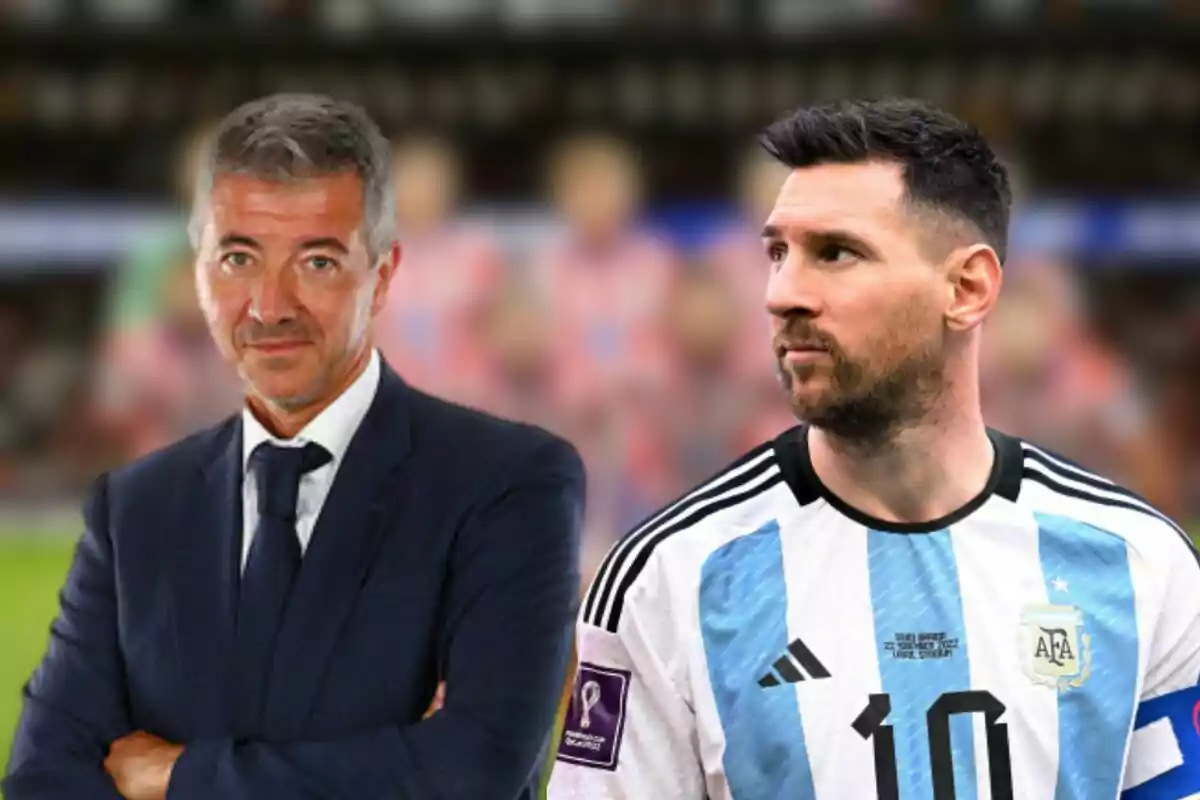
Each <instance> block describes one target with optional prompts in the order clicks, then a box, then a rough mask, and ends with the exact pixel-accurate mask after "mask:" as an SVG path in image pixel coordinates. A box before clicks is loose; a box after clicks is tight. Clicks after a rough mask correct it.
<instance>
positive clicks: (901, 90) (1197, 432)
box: [0, 0, 1200, 756]
mask: <svg viewBox="0 0 1200 800" xmlns="http://www.w3.org/2000/svg"><path fill="white" fill-rule="evenodd" d="M1197 53H1200V2H1197V1H1196V0H1178V1H1177V2H1172V1H1171V0H1061V1H1059V0H837V2H831V1H830V0H572V2H558V1H557V0H0V753H3V754H4V755H5V756H6V755H7V752H8V742H9V739H8V737H9V735H10V733H11V729H12V725H13V723H14V721H15V714H16V709H17V705H18V700H19V696H18V695H19V688H20V685H21V683H22V682H23V681H24V680H25V678H26V677H27V676H28V674H29V671H30V670H31V669H32V667H33V665H34V663H35V661H36V659H37V658H38V656H39V654H40V652H41V650H42V647H43V646H44V642H45V636H46V628H47V624H48V621H49V618H50V616H51V614H52V613H53V611H54V608H55V602H56V590H57V588H58V585H59V583H60V581H61V579H62V577H63V574H64V571H65V569H66V565H67V562H68V560H69V557H70V553H71V548H72V545H73V542H74V538H75V537H76V536H77V535H78V527H77V526H78V523H77V516H76V515H77V508H78V506H77V504H78V500H79V495H80V492H81V490H82V489H83V488H84V487H85V486H86V484H87V482H88V481H89V480H90V479H91V478H92V477H94V476H95V475H96V474H97V473H98V472H99V471H101V470H104V469H106V468H109V467H111V466H113V465H115V464H119V463H121V462H123V461H126V460H128V459H131V458H134V457H136V456H138V455H139V454H141V453H144V452H146V451H148V450H150V449H152V448H155V447H157V446H159V445H161V444H164V443H166V442H168V441H171V440H173V439H175V438H177V437H179V436H181V435H183V434H185V433H187V432H189V431H190V430H192V429H194V428H196V427H199V426H202V425H205V424H208V423H209V422H212V421H215V420H216V419H219V418H220V417H222V416H224V415H226V414H228V413H230V412H231V411H232V410H234V409H236V407H237V403H238V395H237V387H236V385H235V384H234V383H233V382H232V381H231V380H230V376H229V375H228V374H227V373H226V372H225V371H224V370H223V369H222V367H221V366H220V365H219V364H218V363H216V361H215V359H214V357H213V353H212V352H211V350H210V347H209V343H208V340H207V335H206V332H205V330H204V328H203V323H202V321H201V320H200V319H199V317H198V314H197V311H196V309H195V304H194V297H193V295H192V292H193V290H192V284H191V277H190V273H189V270H190V263H189V253H188V251H187V248H186V242H185V239H184V230H183V217H182V208H183V205H182V202H183V199H184V198H185V197H186V193H187V169H186V166H187V163H188V158H189V153H190V152H191V143H192V142H193V141H194V139H195V137H196V135H198V134H199V133H201V132H203V131H204V130H205V128H206V126H208V125H209V124H211V123H212V121H213V120H215V119H217V118H219V117H220V116H221V115H222V114H224V113H225V112H226V111H228V110H229V109H231V108H232V107H233V106H234V105H235V104H236V103H238V102H240V101H243V100H246V99H249V98H251V97H254V96H257V95H261V94H265V93H268V92H272V91H278V90H304V91H324V92H328V93H331V94H334V95H337V96H339V97H343V98H347V99H352V100H356V101H358V102H361V103H362V104H363V105H365V106H366V107H367V108H368V109H369V110H370V111H371V113H372V114H373V115H374V116H375V117H376V119H377V120H378V121H379V122H380V123H381V124H382V125H383V126H384V128H385V129H386V131H387V132H388V133H389V135H392V136H394V137H395V141H396V146H397V151H396V152H397V173H396V181H397V187H398V190H399V197H400V202H399V215H400V227H401V231H402V236H403V246H404V248H405V251H404V252H405V258H404V262H403V264H402V267H401V272H400V274H399V277H398V279H397V280H396V281H395V282H394V283H393V287H392V296H391V303H390V307H389V309H388V310H387V313H386V315H385V316H384V318H383V319H381V320H380V324H379V331H378V336H379V341H380V344H381V346H382V349H383V351H384V353H385V354H386V356H387V358H388V359H389V360H390V361H391V363H392V364H393V365H394V366H396V367H397V369H399V370H400V371H401V373H402V374H403V375H404V376H406V377H407V378H408V379H409V380H410V381H411V382H412V383H414V384H416V385H418V386H420V387H423V388H427V389H430V390H432V391H435V392H438V393H441V394H443V395H445V396H448V397H451V398H454V399H458V400H461V401H463V402H466V403H469V404H472V405H476V406H481V407H484V408H487V409H490V410H493V411H496V412H498V413H501V414H504V415H507V416H512V417H519V418H523V419H529V420H533V421H536V422H539V423H541V424H544V425H547V426H548V427H551V428H553V429H555V430H558V431H561V432H563V433H564V434H566V435H567V436H569V437H570V438H571V439H572V440H573V441H575V442H576V443H577V445H578V446H579V447H580V449H581V451H582V452H583V453H584V455H585V458H586V460H587V462H588V467H589V471H590V475H591V483H592V497H591V501H590V502H591V508H590V511H591V516H590V521H589V526H588V531H587V554H588V555H587V559H588V563H587V565H586V567H587V569H588V570H589V571H590V569H592V568H594V566H595V564H596V560H597V558H598V557H599V556H600V555H601V554H602V553H603V552H604V550H605V549H606V548H607V547H608V545H609V544H610V543H611V542H612V541H613V539H614V537H615V536H617V535H619V533H620V532H621V531H622V529H623V528H625V527H626V526H627V525H629V524H630V523H631V522H633V521H635V520H636V519H638V518H640V517H641V516H643V515H644V514H645V513H646V512H647V511H648V510H649V509H650V508H651V507H653V506H655V505H657V504H658V503H660V502H662V501H664V500H665V499H667V498H669V497H670V496H672V495H673V494H674V493H676V492H677V491H678V490H679V489H681V488H682V487H684V486H686V485H687V484H689V483H691V482H693V481H694V480H696V479H697V478H698V477H699V476H701V475H703V474H705V473H707V472H709V471H711V470H713V469H714V468H716V467H718V466H719V465H721V464H722V463H724V462H725V461H727V460H728V459H730V458H731V457H732V456H733V455H735V454H736V453H738V452H739V451H741V450H744V449H745V448H746V447H747V446H749V445H750V444H752V443H755V442H757V441H760V440H762V439H765V438H767V437H769V436H771V435H773V434H774V433H775V432H777V431H778V430H780V429H782V428H783V427H786V426H788V425H790V424H792V420H791V418H790V416H789V414H788V411H787V409H786V407H785V406H784V405H783V402H782V400H781V398H780V397H779V395H778V392H777V391H776V388H775V384H774V380H773V378H772V375H771V370H770V361H769V352H768V350H769V348H768V346H767V340H766V338H765V318H764V314H763V312H762V311H761V295H762V290H763V287H764V285H765V264H764V259H763V258H762V257H761V254H760V251H759V244H758V239H757V230H758V226H759V224H760V223H761V219H762V217H763V214H764V211H763V209H764V205H765V204H766V205H769V203H770V201H771V199H772V198H773V192H774V190H775V187H776V185H777V182H778V181H779V179H780V174H779V172H778V170H777V169H775V168H773V167H772V166H770V165H769V164H766V163H764V162H763V161H762V160H761V159H760V158H758V157H757V155H756V152H755V148H754V142H753V137H754V133H755V132H756V131H757V130H758V129H759V128H760V127H761V126H762V124H764V123H765V122H767V121H769V120H770V119H771V118H773V117H774V116H775V115H777V114H778V113H780V112H782V111H784V110H786V109H788V108H790V107H794V106H796V105H800V104H803V103H808V102H812V101H819V100H824V99H834V98H840V97H848V96H864V95H874V96H877V95H892V94H903V95H911V96H919V97H923V98H925V99H928V100H931V101H934V102H936V103H939V104H943V105H945V106H947V107H949V108H951V109H952V110H954V111H956V112H957V113H959V114H960V115H962V116H964V117H966V118H968V119H970V120H971V121H973V122H975V123H976V124H978V125H979V126H980V127H981V128H982V129H983V130H984V131H985V132H986V133H987V134H988V135H989V136H991V137H992V139H993V141H994V142H995V143H996V144H997V145H998V146H1000V147H1001V148H1002V150H1003V152H1004V155H1005V157H1006V158H1007V159H1008V160H1009V162H1010V164H1011V165H1012V168H1013V170H1014V173H1015V175H1016V176H1017V181H1018V189H1019V198H1018V199H1019V207H1018V209H1017V214H1016V219H1015V221H1014V227H1013V252H1014V255H1013V258H1012V259H1011V261H1010V263H1009V265H1008V266H1007V288H1006V294H1005V297H1004V300H1003V302H1002V305H1001V308H1000V309H999V312H998V313H997V314H996V317H995V319H994V320H993V321H992V323H991V325H990V327H989V331H988V349H987V363H986V374H985V382H986V404H987V413H988V418H989V421H990V422H991V424H993V425H995V426H997V427H999V428H1002V429H1004V430H1006V431H1008V432H1011V433H1016V434H1020V435H1024V436H1028V437H1031V438H1033V439H1036V440H1037V441H1039V442H1040V443H1041V444H1043V445H1045V446H1047V447H1050V448H1052V449H1057V450H1058V451H1060V452H1062V453H1064V454H1066V455H1068V456H1070V457H1072V458H1074V459H1076V460H1078V461H1081V462H1083V463H1084V464H1085V465H1087V466H1089V467H1091V468H1093V469H1094V470H1096V471H1099V472H1103V473H1105V474H1108V475H1110V476H1113V477H1115V478H1117V479H1120V480H1122V481H1124V482H1126V483H1127V484H1129V485H1130V486H1132V487H1134V488H1136V489H1137V490H1138V491H1140V492H1141V493H1143V494H1145V495H1146V496H1148V497H1149V498H1150V499H1151V500H1153V501H1154V502H1155V503H1156V504H1157V505H1158V506H1159V507H1161V508H1162V509H1163V510H1165V511H1167V512H1168V513H1170V514H1171V515H1172V516H1174V517H1175V518H1177V519H1179V520H1180V521H1182V522H1184V523H1185V524H1188V525H1190V526H1191V527H1192V529H1193V530H1196V523H1200V414H1197V413H1196V412H1195V406H1196V401H1197V398H1200V279H1198V276H1200V147H1198V145H1197V143H1198V142H1200V59H1197V58H1196V54H1197Z"/></svg>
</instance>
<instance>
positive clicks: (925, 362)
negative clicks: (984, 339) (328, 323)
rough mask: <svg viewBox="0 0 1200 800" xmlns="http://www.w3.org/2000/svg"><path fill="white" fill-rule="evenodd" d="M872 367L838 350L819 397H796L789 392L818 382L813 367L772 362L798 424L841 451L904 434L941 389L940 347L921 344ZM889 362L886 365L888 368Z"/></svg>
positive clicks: (871, 446) (942, 365) (872, 446)
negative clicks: (835, 442) (823, 436)
mask: <svg viewBox="0 0 1200 800" xmlns="http://www.w3.org/2000/svg"><path fill="white" fill-rule="evenodd" d="M882 349H883V350H884V352H885V357H884V358H883V359H880V360H881V361H882V362H883V363H882V364H879V365H873V364H871V363H870V362H869V361H868V360H866V359H861V360H852V359H850V358H848V357H847V356H846V355H845V354H844V353H842V352H841V351H839V350H832V351H830V353H829V356H830V359H831V360H832V362H833V363H832V367H831V368H827V371H826V374H827V376H828V377H827V380H828V386H827V387H826V388H825V390H824V391H822V392H821V393H820V394H819V395H817V396H815V397H813V396H809V397H799V396H797V394H796V391H795V387H796V386H797V385H800V384H803V383H806V382H808V381H811V380H813V379H814V378H816V377H818V376H817V373H818V370H819V367H818V366H817V365H815V364H801V365H798V366H793V367H789V366H788V365H786V364H785V363H784V362H783V360H782V359H778V358H777V359H776V361H775V373H776V377H777V378H778V379H779V382H780V385H781V386H782V387H783V389H784V391H785V392H786V393H787V396H788V401H789V403H790V404H791V406H792V411H793V413H794V414H795V415H796V417H797V419H799V420H800V421H801V422H803V423H806V424H808V425H811V426H813V427H814V428H818V429H821V430H823V431H825V432H826V433H828V434H830V435H831V436H833V437H835V438H836V439H838V440H839V441H841V442H843V443H844V444H846V445H847V446H851V447H855V448H856V449H866V450H872V449H877V448H879V447H880V446H882V445H883V444H884V443H886V442H887V441H889V440H890V439H892V438H893V437H895V435H896V434H897V433H898V432H899V431H901V430H903V429H904V428H906V427H908V426H910V425H912V424H914V423H916V422H918V421H920V420H921V419H923V418H924V417H925V416H926V415H927V414H928V413H929V411H930V409H931V408H932V407H933V404H934V402H935V400H936V398H937V397H938V395H939V394H940V392H941V388H942V386H943V384H944V376H945V363H944V356H943V354H942V347H941V346H940V343H939V342H937V341H933V340H927V341H925V342H922V343H920V344H918V345H917V346H914V347H910V348H909V349H908V351H907V352H905V353H904V354H903V355H901V356H899V357H894V358H892V359H887V358H886V351H887V350H889V349H890V350H892V351H893V352H894V350H895V348H894V347H892V348H886V347H885V348H882ZM889 361H890V363H889Z"/></svg>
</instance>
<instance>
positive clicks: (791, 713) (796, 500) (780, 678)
mask: <svg viewBox="0 0 1200 800" xmlns="http://www.w3.org/2000/svg"><path fill="white" fill-rule="evenodd" d="M991 435H992V438H993V442H994V443H995V446H996V451H997V456H998V457H997V460H996V466H995V468H994V470H993V474H992V476H991V479H990V480H989V483H988V486H987V488H986V489H985V491H984V492H983V493H982V494H981V495H980V496H979V497H978V498H976V499H975V500H974V501H972V502H971V503H970V504H968V505H967V506H966V507H964V508H963V509H961V510H960V511H959V512H956V513H955V514H953V515H950V516H948V517H946V518H944V519H941V520H936V521H933V522H931V523H929V524H927V525H896V524H889V523H886V522H883V521H880V520H873V519H870V518H868V517H865V516H864V515H862V514H860V513H858V512H856V511H855V510H854V509H852V508H848V507H846V506H845V504H843V503H841V501H840V500H838V499H837V498H836V497H833V496H831V495H830V494H829V493H828V492H827V491H826V490H825V489H824V487H822V486H821V484H820V482H819V481H818V480H817V478H816V476H815V474H814V473H813V471H812V467H811V463H809V462H808V460H807V444H806V439H805V433H804V430H803V428H798V429H795V430H793V431H792V432H789V434H786V435H785V436H783V437H780V439H779V440H777V441H776V442H774V443H773V444H772V445H771V446H769V447H765V448H760V449H758V450H756V451H754V452H753V453H750V454H748V455H747V456H746V457H745V458H743V459H742V460H740V461H739V462H738V463H737V464H735V465H733V466H732V467H730V468H729V469H728V470H726V471H725V472H723V473H721V474H720V475H718V476H716V477H715V478H713V479H712V480H710V481H708V482H707V483H705V484H703V485H701V486H699V487H698V488H697V489H696V490H695V491H693V492H691V493H689V494H688V495H686V496H685V497H684V498H682V499H681V500H680V501H678V502H677V503H675V504H673V505H672V506H670V507H668V508H666V509H665V510H664V511H662V512H660V513H659V514H658V515H656V516H655V517H653V518H651V520H650V521H649V522H647V523H646V524H644V525H642V526H640V527H639V528H638V529H637V530H635V531H634V532H633V533H632V534H631V535H630V536H629V537H626V539H625V540H623V542H622V543H620V544H618V545H617V546H616V547H614V549H613V550H612V552H610V554H609V557H608V559H607V560H606V561H605V563H604V565H603V566H602V567H601V569H600V571H599V573H598V575H597V578H596V580H595V582H594V583H593V585H592V587H591V590H590V592H589V594H588V596H587V599H586V600H585V602H584V608H583V610H582V613H581V620H580V626H579V654H580V658H581V661H582V663H581V665H580V668H579V671H578V677H577V680H576V684H575V687H574V694H573V696H572V699H571V703H570V710H569V713H568V716H567V720H566V730H565V733H564V735H563V738H562V740H561V744H560V748H559V758H558V762H557V764H556V767H555V770H554V773H553V775H552V778H551V784H550V797H551V799H552V800H569V799H570V800H579V799H581V798H588V799H590V800H616V799H617V798H621V799H622V800H625V799H629V800H632V799H633V798H648V797H653V798H656V799H657V798H661V799H662V800H702V799H703V798H711V800H775V799H776V798H796V800H810V799H811V800H826V799H827V798H833V799H834V800H857V799H858V798H863V799H864V800H876V798H878V799H879V800H926V799H927V798H929V799H931V800H951V798H956V799H961V798H972V799H973V800H974V799H977V800H1008V799H1009V798H1017V799H1019V800H1095V799H1096V798H1105V799H1106V800H1117V798H1123V800H1182V799H1183V798H1189V797H1191V796H1192V795H1194V794H1197V793H1200V686H1198V684H1200V560H1197V556H1196V553H1195V551H1194V550H1193V549H1192V547H1191V545H1190V542H1188V541H1187V540H1186V538H1185V537H1184V536H1183V535H1182V532H1181V531H1179V530H1178V528H1176V527H1175V526H1174V525H1173V524H1172V523H1171V522H1170V521H1169V520H1167V519H1166V518H1164V517H1163V516H1162V515H1161V514H1159V513H1158V512H1157V511H1156V510H1154V509H1153V508H1152V507H1150V506H1149V505H1147V504H1146V503H1145V501H1143V500H1141V499H1140V498H1138V497H1137V496H1136V495H1133V494H1132V493H1129V492H1127V491H1126V490H1124V489H1122V488H1121V487H1119V486H1116V485H1115V484H1112V483H1110V482H1108V481H1105V480H1104V479H1103V478H1100V477H1099V476H1096V475H1093V474H1091V473H1088V472H1086V471H1084V470H1082V469H1080V468H1079V467H1077V466H1075V465H1072V464H1070V463H1068V462H1065V461H1063V460H1061V459H1058V458H1057V457H1055V456H1053V455H1051V454H1048V453H1045V452H1043V451H1041V450H1039V449H1037V448H1035V447H1033V446H1032V445H1029V444H1027V443H1024V442H1020V441H1018V440H1015V439H1011V438H1009V437H1006V436H1003V435H1002V434H999V433H996V432H991Z"/></svg>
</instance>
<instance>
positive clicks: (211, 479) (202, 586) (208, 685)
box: [171, 419, 242, 734]
mask: <svg viewBox="0 0 1200 800" xmlns="http://www.w3.org/2000/svg"><path fill="white" fill-rule="evenodd" d="M241 427H242V426H241V421H240V420H239V419H234V420H232V421H230V422H229V423H227V424H225V425H223V426H221V427H220V428H218V429H217V430H216V431H214V433H213V435H212V441H211V443H210V445H209V446H208V447H206V448H204V452H203V456H202V459H201V463H200V464H199V473H200V474H199V475H198V477H199V480H196V481H188V482H185V486H186V488H185V489H184V495H183V497H182V500H181V503H182V506H181V508H180V509H179V513H180V522H181V524H180V527H179V529H178V530H179V533H178V535H177V537H176V541H177V546H176V547H175V548H173V551H174V552H173V556H172V572H173V575H172V576H171V586H172V587H173V589H174V601H175V602H174V605H175V618H176V623H177V626H176V628H177V637H178V646H179V656H180V659H181V661H182V662H183V663H182V665H181V666H182V670H183V674H184V676H185V678H186V683H185V685H186V686H187V687H188V689H187V691H188V697H187V704H188V705H190V707H191V708H190V710H191V712H192V714H194V715H195V716H194V723H195V725H196V728H197V730H199V731H201V732H205V733H209V732H211V733H214V734H215V733H220V732H222V731H224V730H225V729H226V728H227V723H228V722H229V720H230V719H231V717H229V716H228V711H229V707H228V699H229V698H228V694H227V692H228V688H229V687H228V685H227V682H226V674H227V658H228V654H229V647H230V644H231V636H232V632H233V623H234V619H233V616H234V609H235V608H236V606H235V605H234V603H235V599H236V594H237V579H238V574H239V564H240V558H239V557H240V555H241V541H242V535H241V534H242V449H241V442H242V435H241Z"/></svg>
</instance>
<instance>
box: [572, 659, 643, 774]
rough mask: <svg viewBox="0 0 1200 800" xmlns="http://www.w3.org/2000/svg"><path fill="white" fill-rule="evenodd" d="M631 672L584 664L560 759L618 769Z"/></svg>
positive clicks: (579, 674) (576, 688)
mask: <svg viewBox="0 0 1200 800" xmlns="http://www.w3.org/2000/svg"><path fill="white" fill-rule="evenodd" d="M630 678H631V676H630V673H629V672H628V671H627V670H623V669H616V668H615V667H601V666H598V665H596V664H588V663H586V662H585V663H583V664H580V665H579V672H578V674H577V675H576V676H575V688H574V690H573V691H572V692H571V703H570V705H569V706H568V708H567V718H566V721H565V723H564V724H563V735H562V740H561V741H560V742H559V745H558V760H559V761H565V762H567V763H569V764H581V765H583V766H586V767H598V768H600V769H608V770H614V769H616V768H617V757H618V754H619V753H620V750H621V734H622V732H623V731H624V729H625V704H626V702H627V700H628V699H629V682H630Z"/></svg>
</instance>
